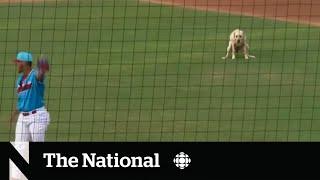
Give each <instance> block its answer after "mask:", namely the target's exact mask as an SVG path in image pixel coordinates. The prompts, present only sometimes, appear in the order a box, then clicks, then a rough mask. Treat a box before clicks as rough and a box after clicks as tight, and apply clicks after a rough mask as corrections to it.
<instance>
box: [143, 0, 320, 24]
mask: <svg viewBox="0 0 320 180" xmlns="http://www.w3.org/2000/svg"><path fill="white" fill-rule="evenodd" d="M140 1H141V2H143V3H153V4H161V5H166V6H176V7H180V8H186V9H191V10H199V11H212V12H218V13H225V14H232V15H240V16H248V17H255V18H259V19H269V20H277V21H282V22H291V23H298V24H305V25H310V26H316V27H319V26H320V22H309V21H305V20H298V21H297V20H292V19H288V18H285V17H269V16H259V15H253V14H252V13H248V12H232V11H228V10H223V9H220V8H219V7H218V6H210V7H196V6H191V5H182V4H180V3H179V2H175V1H174V0H173V1H172V2H163V1H162V0H140Z"/></svg>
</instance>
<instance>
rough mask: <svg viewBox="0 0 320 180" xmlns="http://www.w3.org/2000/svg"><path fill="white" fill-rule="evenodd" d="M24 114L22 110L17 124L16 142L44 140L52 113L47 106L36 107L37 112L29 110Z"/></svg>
mask: <svg viewBox="0 0 320 180" xmlns="http://www.w3.org/2000/svg"><path fill="white" fill-rule="evenodd" d="M28 113H29V115H28V116H24V115H23V113H22V112H21V113H20V114H19V118H18V121H17V125H16V137H15V142H30V141H31V142H43V141H44V140H45V134H46V131H47V128H48V125H49V123H50V115H49V112H48V111H47V109H46V108H44V107H42V108H38V109H36V113H34V114H32V112H28Z"/></svg>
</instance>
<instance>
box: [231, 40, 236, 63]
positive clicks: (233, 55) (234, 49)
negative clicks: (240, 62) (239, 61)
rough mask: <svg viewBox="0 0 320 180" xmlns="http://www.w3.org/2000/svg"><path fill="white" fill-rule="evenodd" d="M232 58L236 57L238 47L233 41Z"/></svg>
mask: <svg viewBox="0 0 320 180" xmlns="http://www.w3.org/2000/svg"><path fill="white" fill-rule="evenodd" d="M231 46H232V59H236V54H235V53H236V47H235V44H234V43H232V45H231Z"/></svg>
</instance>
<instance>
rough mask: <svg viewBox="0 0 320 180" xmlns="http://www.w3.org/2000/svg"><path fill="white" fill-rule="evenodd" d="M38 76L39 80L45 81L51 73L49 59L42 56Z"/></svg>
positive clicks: (39, 60) (38, 64) (39, 61)
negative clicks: (47, 74) (49, 72)
mask: <svg viewBox="0 0 320 180" xmlns="http://www.w3.org/2000/svg"><path fill="white" fill-rule="evenodd" d="M37 68H38V74H37V80H38V81H41V82H42V81H43V80H44V76H45V74H46V73H47V72H48V71H49V62H48V59H47V58H46V57H44V56H41V57H40V58H39V59H38V62H37Z"/></svg>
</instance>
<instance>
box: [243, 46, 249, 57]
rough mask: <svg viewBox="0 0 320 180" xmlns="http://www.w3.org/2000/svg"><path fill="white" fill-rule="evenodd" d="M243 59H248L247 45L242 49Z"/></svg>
mask: <svg viewBox="0 0 320 180" xmlns="http://www.w3.org/2000/svg"><path fill="white" fill-rule="evenodd" d="M243 54H244V59H249V50H248V46H247V44H246V45H244V47H243Z"/></svg>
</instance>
